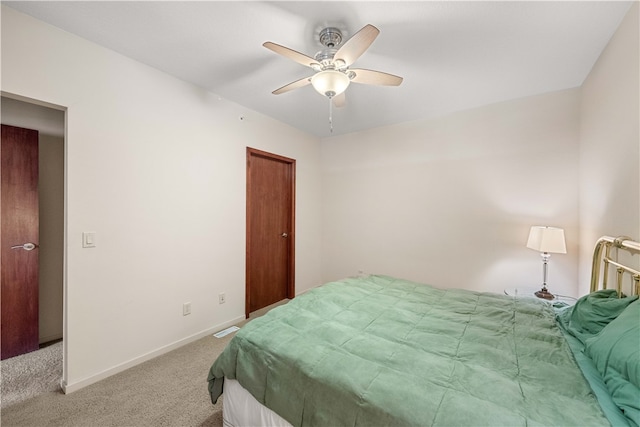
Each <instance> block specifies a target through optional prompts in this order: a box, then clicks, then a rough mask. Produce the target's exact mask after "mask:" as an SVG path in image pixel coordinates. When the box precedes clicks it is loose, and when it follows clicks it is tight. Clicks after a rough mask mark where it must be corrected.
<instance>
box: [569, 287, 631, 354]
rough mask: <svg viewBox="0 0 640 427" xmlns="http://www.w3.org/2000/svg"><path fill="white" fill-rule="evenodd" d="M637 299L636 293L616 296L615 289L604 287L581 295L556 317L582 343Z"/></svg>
mask: <svg viewBox="0 0 640 427" xmlns="http://www.w3.org/2000/svg"><path fill="white" fill-rule="evenodd" d="M637 299H638V296H637V295H635V296H633V297H627V298H618V293H617V292H616V290H615V289H604V290H600V291H596V292H592V293H590V294H588V295H585V296H583V297H582V298H580V299H579V300H578V301H577V302H576V303H575V305H574V306H573V307H569V308H567V309H565V310H563V311H561V312H560V313H559V314H558V316H557V318H558V321H559V322H560V323H561V324H562V326H563V327H564V329H565V330H566V331H567V332H569V333H570V334H571V335H573V336H575V337H576V338H578V339H579V340H580V341H581V342H582V343H583V344H584V343H585V340H586V339H588V338H590V337H591V336H593V335H595V334H597V333H599V332H600V331H601V330H602V329H603V328H604V327H605V326H607V325H608V324H609V322H611V321H612V320H613V319H615V318H616V317H618V315H619V314H620V313H622V312H623V311H624V309H625V308H627V306H628V305H629V304H631V303H632V302H634V301H636V300H637Z"/></svg>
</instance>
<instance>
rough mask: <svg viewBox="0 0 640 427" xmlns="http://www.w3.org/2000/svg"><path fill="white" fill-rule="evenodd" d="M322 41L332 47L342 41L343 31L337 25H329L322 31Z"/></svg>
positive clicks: (320, 37) (320, 36)
mask: <svg viewBox="0 0 640 427" xmlns="http://www.w3.org/2000/svg"><path fill="white" fill-rule="evenodd" d="M319 39H320V43H321V44H322V45H323V46H326V47H328V48H330V49H332V48H335V47H336V46H338V45H339V44H340V43H342V32H341V31H340V30H339V29H337V28H335V27H327V28H324V29H322V30H321V31H320V35H319Z"/></svg>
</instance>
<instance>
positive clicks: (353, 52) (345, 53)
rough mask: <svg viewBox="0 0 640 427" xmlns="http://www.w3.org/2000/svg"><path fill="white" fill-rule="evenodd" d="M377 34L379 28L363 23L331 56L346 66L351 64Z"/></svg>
mask: <svg viewBox="0 0 640 427" xmlns="http://www.w3.org/2000/svg"><path fill="white" fill-rule="evenodd" d="M378 34H380V30H378V29H377V28H376V27H374V26H373V25H371V24H367V25H365V26H364V27H362V29H361V30H360V31H358V32H357V33H355V34H354V35H353V37H351V38H350V39H349V40H347V41H346V42H345V44H344V45H342V47H341V48H340V49H338V51H337V52H336V54H335V56H334V57H333V60H334V62H337V61H342V62H344V64H345V66H347V67H348V66H349V65H351V64H353V63H354V62H355V61H356V59H358V58H360V55H362V54H363V53H364V52H365V51H366V50H367V49H368V48H369V46H371V43H373V41H374V40H375V39H376V37H378ZM340 66H342V64H340Z"/></svg>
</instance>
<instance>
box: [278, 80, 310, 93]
mask: <svg viewBox="0 0 640 427" xmlns="http://www.w3.org/2000/svg"><path fill="white" fill-rule="evenodd" d="M308 84H311V77H304V78H302V79H300V80H296V81H295V82H291V83H289V84H287V85H284V86H282V87H281V88H279V89H276V90H274V91H273V92H271V93H273V94H274V95H280V94H281V93H285V92H289V91H291V90H294V89H298V88H301V87H303V86H306V85H308Z"/></svg>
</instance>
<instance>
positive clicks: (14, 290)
mask: <svg viewBox="0 0 640 427" xmlns="http://www.w3.org/2000/svg"><path fill="white" fill-rule="evenodd" d="M0 158H1V161H0V163H1V167H2V170H1V171H0V172H1V173H0V175H1V181H2V182H1V190H2V193H1V200H0V203H1V206H0V211H1V212H0V214H1V215H0V216H1V224H2V229H1V233H0V234H1V236H0V245H1V247H2V250H1V255H2V261H1V267H2V273H1V274H0V275H1V281H2V284H1V286H2V289H1V293H0V305H1V307H0V308H1V309H2V337H1V338H2V344H1V347H2V359H6V358H9V357H13V356H17V355H20V354H23V353H27V352H30V351H33V350H37V349H38V248H37V244H38V131H35V130H29V129H22V128H17V127H13V126H6V125H2V146H1V147H0ZM25 243H30V244H34V245H35V248H31V246H30V245H24V244H25ZM23 245H24V246H23Z"/></svg>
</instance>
